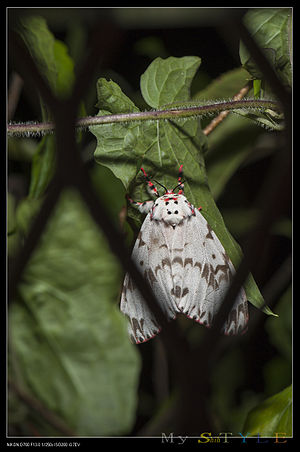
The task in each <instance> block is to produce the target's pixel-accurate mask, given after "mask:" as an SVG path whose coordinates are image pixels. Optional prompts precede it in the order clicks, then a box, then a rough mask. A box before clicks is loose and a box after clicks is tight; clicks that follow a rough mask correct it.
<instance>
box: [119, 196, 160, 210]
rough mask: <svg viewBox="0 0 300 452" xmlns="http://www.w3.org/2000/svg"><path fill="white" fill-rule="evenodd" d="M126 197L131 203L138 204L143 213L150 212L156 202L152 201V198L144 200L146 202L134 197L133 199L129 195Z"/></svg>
mask: <svg viewBox="0 0 300 452" xmlns="http://www.w3.org/2000/svg"><path fill="white" fill-rule="evenodd" d="M126 198H127V199H128V201H129V202H130V204H133V205H134V206H136V207H137V208H138V209H139V211H140V212H142V213H148V212H150V210H151V209H152V207H153V204H154V201H152V200H150V201H144V202H138V201H133V199H131V198H130V197H129V196H128V195H126Z"/></svg>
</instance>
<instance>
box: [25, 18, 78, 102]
mask: <svg viewBox="0 0 300 452" xmlns="http://www.w3.org/2000/svg"><path fill="white" fill-rule="evenodd" d="M17 31H18V33H19V34H20V36H21V37H22V39H23V41H24V42H25V44H26V47H27V48H28V50H29V52H30V54H31V55H32V57H33V59H34V61H35V63H36V65H37V67H38V69H39V71H40V73H41V74H42V76H43V77H44V78H45V79H46V80H47V82H48V83H49V85H50V88H51V89H52V91H53V92H54V93H55V94H56V95H57V96H58V97H67V96H68V95H69V94H70V92H71V88H72V86H73V83H74V64H73V61H72V59H71V57H70V56H69V55H68V50H67V47H66V46H65V44H64V43H62V42H61V41H59V40H57V39H55V37H54V35H53V34H52V33H51V31H50V30H49V29H48V26H47V22H46V20H45V19H44V18H43V17H40V16H29V15H28V16H25V17H22V18H21V19H20V21H19V24H18V27H17Z"/></svg>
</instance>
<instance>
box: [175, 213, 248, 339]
mask: <svg viewBox="0 0 300 452" xmlns="http://www.w3.org/2000/svg"><path fill="white" fill-rule="evenodd" d="M188 224H189V225H188V227H187V228H186V231H187V232H186V242H185V247H184V262H185V263H186V265H184V275H183V281H184V285H185V286H186V287H187V289H186V290H185V295H184V296H182V297H181V299H180V303H179V304H178V307H179V309H180V311H181V312H183V313H185V314H186V315H187V316H188V317H190V318H192V319H194V320H196V321H197V322H199V323H202V324H204V325H206V326H210V325H211V324H212V322H213V318H214V316H215V315H216V314H217V312H218V311H219V309H220V306H221V303H222V301H223V299H224V296H225V294H226V292H227V290H228V288H229V286H230V283H231V280H232V276H233V275H234V273H235V270H234V267H233V265H232V262H231V261H230V259H229V257H228V256H227V254H226V252H225V250H224V247H223V245H222V244H221V242H220V240H219V239H218V237H217V236H216V234H215V233H214V231H213V230H212V229H211V227H210V226H209V225H208V223H207V221H206V220H205V218H204V217H203V216H202V215H201V213H200V212H198V211H196V216H194V217H192V218H191V220H189V223H188ZM182 294H184V291H182ZM248 318H249V315H248V302H247V297H246V294H245V291H244V289H243V288H241V289H240V291H239V294H238V296H237V298H236V300H235V303H234V305H233V308H232V310H231V312H230V313H229V316H228V318H227V320H226V322H225V324H224V326H223V332H224V333H225V334H237V333H239V332H241V331H243V330H244V329H245V327H246V324H247V322H248Z"/></svg>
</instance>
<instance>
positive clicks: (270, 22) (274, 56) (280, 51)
mask: <svg viewBox="0 0 300 452" xmlns="http://www.w3.org/2000/svg"><path fill="white" fill-rule="evenodd" d="M244 21H245V24H246V26H247V28H248V29H249V31H250V32H251V34H252V36H253V37H254V39H255V40H256V41H257V43H258V44H259V45H260V47H261V48H262V49H263V51H264V53H265V55H266V57H267V58H268V60H269V62H270V63H271V65H272V66H273V68H274V70H275V71H276V72H277V74H278V76H279V78H280V79H281V81H282V82H283V83H284V84H285V85H287V86H291V85H292V44H291V41H292V10H291V8H278V9H277V8H258V9H250V10H249V11H248V12H247V14H246V15H245V17H244ZM240 59H241V63H242V65H243V67H245V69H247V70H248V71H249V72H250V73H251V74H252V75H253V77H254V78H256V79H259V80H261V79H263V74H262V73H261V72H260V71H259V70H258V69H257V67H256V64H255V62H254V61H253V59H252V57H251V55H250V54H249V52H248V51H247V49H246V48H245V46H244V44H243V43H241V44H240Z"/></svg>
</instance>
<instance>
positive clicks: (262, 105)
mask: <svg viewBox="0 0 300 452" xmlns="http://www.w3.org/2000/svg"><path fill="white" fill-rule="evenodd" d="M268 108H269V109H275V110H278V109H280V105H279V103H278V102H277V101H274V100H267V99H244V100H229V101H223V102H213V103H209V104H206V105H195V103H194V104H193V105H192V104H191V105H188V104H186V103H185V104H184V105H183V106H180V105H179V104H177V105H176V106H173V107H170V108H168V109H164V110H152V111H144V112H137V113H122V114H114V115H103V116H87V117H85V118H80V119H78V120H77V121H76V124H75V127H76V128H79V129H81V128H87V127H90V126H98V125H103V124H113V123H120V122H121V123H122V122H123V123H124V122H133V121H151V120H152V121H153V120H161V119H173V120H174V119H176V118H183V119H184V118H189V117H196V116H207V115H211V114H216V113H218V112H220V111H221V112H223V111H228V112H229V111H232V110H237V109H246V110H248V109H255V110H265V109H268ZM54 130H55V126H54V123H53V122H44V123H34V122H29V123H19V124H13V123H11V124H8V126H7V132H8V135H10V136H13V135H16V136H32V135H33V136H34V135H37V136H39V135H45V134H47V133H53V131H54Z"/></svg>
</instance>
